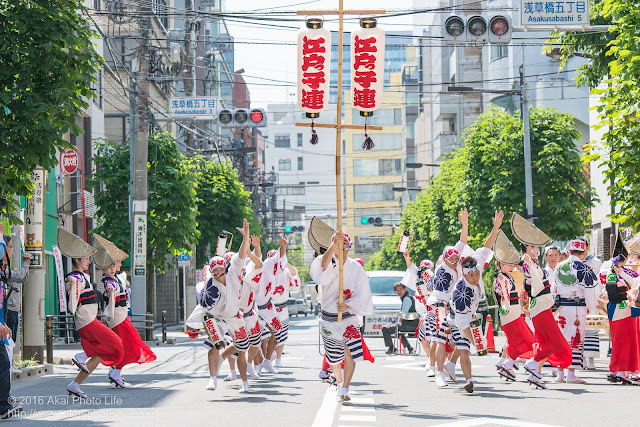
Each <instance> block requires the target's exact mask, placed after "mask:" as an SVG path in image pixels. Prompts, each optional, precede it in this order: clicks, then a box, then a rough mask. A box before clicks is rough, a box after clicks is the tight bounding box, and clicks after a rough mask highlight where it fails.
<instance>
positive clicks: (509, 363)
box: [502, 357, 514, 369]
mask: <svg viewBox="0 0 640 427" xmlns="http://www.w3.org/2000/svg"><path fill="white" fill-rule="evenodd" d="M513 364H514V361H513V359H512V358H510V357H509V358H508V359H506V360H504V362H503V363H502V366H503V367H504V368H506V369H513Z"/></svg>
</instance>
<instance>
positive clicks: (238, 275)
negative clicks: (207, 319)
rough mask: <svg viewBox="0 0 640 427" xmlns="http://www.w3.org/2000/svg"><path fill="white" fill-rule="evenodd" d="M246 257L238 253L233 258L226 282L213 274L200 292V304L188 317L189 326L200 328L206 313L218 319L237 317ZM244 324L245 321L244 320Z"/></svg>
mask: <svg viewBox="0 0 640 427" xmlns="http://www.w3.org/2000/svg"><path fill="white" fill-rule="evenodd" d="M244 265H245V262H244V259H240V258H239V257H238V255H237V254H235V255H234V256H233V258H231V264H230V266H229V271H228V272H227V278H226V280H225V284H222V283H220V282H219V281H218V280H216V277H215V276H211V277H210V278H209V280H207V282H206V283H205V285H204V288H203V289H202V290H201V291H200V292H199V294H198V301H199V303H198V305H197V306H196V308H195V309H194V310H193V312H192V313H191V315H190V316H189V318H188V319H187V326H189V327H191V328H194V329H199V328H201V327H202V323H203V322H204V315H205V314H211V315H212V316H214V317H215V318H217V319H223V320H230V321H231V322H232V323H233V322H234V321H233V320H232V319H236V318H237V316H238V313H239V310H240V305H239V301H240V289H241V280H242V270H243V269H244ZM242 324H243V325H244V322H242Z"/></svg>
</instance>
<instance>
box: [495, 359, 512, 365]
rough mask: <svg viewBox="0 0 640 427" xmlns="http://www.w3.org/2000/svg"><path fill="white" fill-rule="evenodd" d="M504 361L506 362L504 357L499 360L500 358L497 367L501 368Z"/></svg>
mask: <svg viewBox="0 0 640 427" xmlns="http://www.w3.org/2000/svg"><path fill="white" fill-rule="evenodd" d="M505 360H506V359H505V358H504V357H501V358H500V360H498V366H502V365H504V361H505ZM512 366H513V365H512Z"/></svg>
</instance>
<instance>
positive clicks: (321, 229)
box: [307, 216, 335, 253]
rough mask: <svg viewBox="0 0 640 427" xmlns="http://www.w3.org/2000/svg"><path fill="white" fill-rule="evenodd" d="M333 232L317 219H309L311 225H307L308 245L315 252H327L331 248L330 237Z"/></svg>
mask: <svg viewBox="0 0 640 427" xmlns="http://www.w3.org/2000/svg"><path fill="white" fill-rule="evenodd" d="M334 233H335V231H334V230H333V228H331V227H329V226H328V225H327V224H326V223H324V222H323V221H322V220H321V219H319V218H317V217H315V216H314V217H313V218H311V224H309V232H308V233H307V238H308V239H309V244H310V245H311V247H312V248H313V249H314V250H315V251H316V252H317V253H320V252H322V251H321V249H324V250H327V248H328V247H329V246H331V237H332V236H333V234H334Z"/></svg>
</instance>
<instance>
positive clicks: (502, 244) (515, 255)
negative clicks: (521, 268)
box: [493, 230, 520, 264]
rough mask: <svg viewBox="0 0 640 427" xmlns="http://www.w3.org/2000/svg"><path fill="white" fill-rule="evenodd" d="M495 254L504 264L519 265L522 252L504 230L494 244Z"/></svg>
mask: <svg viewBox="0 0 640 427" xmlns="http://www.w3.org/2000/svg"><path fill="white" fill-rule="evenodd" d="M493 252H494V253H495V257H496V259H497V260H498V261H500V262H501V263H503V264H517V263H518V262H519V261H520V252H518V250H517V249H516V248H515V246H513V243H511V240H509V238H508V237H507V235H506V234H504V233H503V232H502V230H500V231H498V236H497V237H496V242H495V243H494V244H493Z"/></svg>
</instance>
